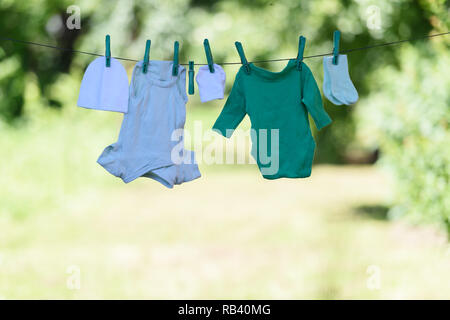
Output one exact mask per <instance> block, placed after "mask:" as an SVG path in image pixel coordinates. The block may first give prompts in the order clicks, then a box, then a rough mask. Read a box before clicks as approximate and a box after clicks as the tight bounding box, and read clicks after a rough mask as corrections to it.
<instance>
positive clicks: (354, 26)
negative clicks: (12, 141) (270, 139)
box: [0, 0, 450, 223]
mask: <svg viewBox="0 0 450 320" xmlns="http://www.w3.org/2000/svg"><path fill="white" fill-rule="evenodd" d="M70 5H77V6H79V7H80V9H81V29H80V30H77V29H74V30H69V29H68V28H66V25H65V23H66V19H67V18H68V16H69V14H68V13H67V8H68V6H70ZM371 8H372V9H371ZM373 8H375V9H378V10H379V13H380V20H379V21H380V25H379V26H378V27H376V28H373V27H372V28H370V27H369V26H368V25H369V22H370V20H371V18H373V14H374V11H373ZM448 10H449V8H448V2H447V1H446V0H432V1H426V0H415V1H410V0H395V1H392V0H379V1H372V0H358V1H346V0H316V1H298V0H279V1H274V0H253V1H244V0H214V1H206V0H191V1H189V0H174V1H161V0H147V1H145V0H135V1H126V0H121V1H89V0H80V1H68V0H64V1H54V0H33V1H13V0H3V1H1V2H0V36H6V37H11V38H16V39H20V40H28V41H35V42H41V43H50V44H56V45H58V46H60V47H64V48H68V49H76V50H83V51H89V52H96V53H99V54H102V53H103V52H104V36H105V35H106V34H110V35H111V49H112V55H113V56H122V57H129V58H133V59H141V58H142V56H143V54H144V47H145V40H146V39H151V40H152V49H151V59H158V60H163V59H171V57H172V50H173V41H174V40H179V41H180V43H181V52H180V54H181V61H182V62H186V61H188V60H194V61H195V62H200V63H201V62H205V60H206V58H205V55H204V52H203V47H202V41H203V39H204V38H208V39H209V40H210V43H211V48H212V52H213V55H214V59H215V61H216V62H219V63H220V62H222V61H239V57H238V55H237V53H236V50H235V48H234V41H236V40H238V41H241V42H242V43H243V45H244V49H245V51H246V54H247V57H248V59H249V60H264V59H272V58H290V57H295V55H296V53H297V45H298V43H297V41H298V36H299V35H304V36H305V37H306V38H307V43H306V49H305V55H313V54H318V53H326V52H331V50H332V34H333V31H334V30H335V29H339V30H340V31H341V32H342V38H341V49H342V50H345V49H351V48H356V47H363V46H366V45H370V44H374V43H381V42H388V41H395V40H398V39H407V38H412V37H417V36H423V35H427V34H430V33H437V32H446V31H448V28H449V21H448V20H449V19H448V12H449V11H448ZM432 42H433V43H434V42H436V43H438V44H439V43H440V48H434V49H430V46H429V45H428V43H432ZM430 50H431V51H430ZM445 57H447V58H448V41H447V40H445V39H442V38H441V40H439V39H434V40H430V41H424V42H416V43H414V44H413V45H412V46H411V47H410V48H409V49H408V50H407V51H404V50H402V49H401V46H389V47H382V48H377V49H372V50H364V51H355V52H352V53H351V54H349V64H350V75H351V78H352V80H353V82H354V83H355V85H356V87H357V89H358V92H359V94H360V97H361V100H362V103H358V104H357V105H356V106H350V107H346V106H344V107H342V106H334V105H332V104H331V103H330V102H328V101H327V100H325V103H326V109H327V111H328V112H329V113H330V115H331V117H332V118H333V120H334V121H333V125H331V126H329V127H327V128H325V129H324V130H322V131H321V132H318V133H316V137H317V142H318V143H317V145H318V149H317V155H316V160H317V161H318V162H331V163H342V162H345V161H346V159H348V154H349V153H350V152H351V151H352V150H353V149H355V148H356V149H358V148H359V149H361V147H362V148H363V149H364V148H366V149H364V150H369V151H370V152H372V151H375V150H378V149H381V153H382V155H383V159H384V161H385V163H389V164H390V167H391V168H392V169H393V171H394V172H395V175H396V177H397V178H398V185H399V195H398V198H397V199H396V200H397V201H396V202H397V203H399V204H401V205H399V206H397V207H396V209H395V210H393V211H392V213H393V214H394V213H395V212H397V214H399V213H400V212H411V215H413V216H421V217H422V216H426V217H430V218H431V220H433V221H436V220H438V221H441V222H445V221H448V209H446V208H449V207H450V206H449V204H448V200H447V199H446V198H445V192H447V194H448V153H446V152H447V151H448V148H447V150H446V148H445V145H444V144H443V143H444V142H442V141H445V139H447V141H448V106H449V104H450V103H449V100H448V99H449V96H448V94H447V93H446V89H447V91H448V87H449V86H448V82H447V83H445V82H443V80H445V78H446V76H447V75H448V71H444V70H448V67H447V66H448V61H447V60H445ZM93 58H94V57H92V56H87V55H83V54H74V53H71V52H68V51H59V50H51V49H48V48H42V47H38V46H27V45H23V44H17V43H13V42H10V41H0V101H1V103H0V119H1V122H0V128H6V123H9V124H11V123H13V124H14V123H19V124H21V123H22V122H26V121H32V119H33V118H36V117H38V116H40V115H43V116H44V115H45V114H42V113H40V112H41V109H45V108H49V107H51V108H54V109H63V108H66V109H67V108H74V107H75V104H76V98H77V94H78V86H79V82H80V81H81V77H82V75H83V72H84V69H85V68H86V66H87V64H88V63H89V62H90V61H92V60H93ZM412 61H415V62H414V63H412ZM446 61H447V62H446ZM305 62H306V63H307V64H308V65H309V66H310V67H311V69H312V71H313V73H314V75H315V77H316V79H317V82H318V84H319V86H321V83H322V78H323V74H322V72H323V71H322V61H321V59H320V58H319V59H308V60H305ZM283 63H284V62H281V63H270V64H262V65H261V66H262V67H265V68H268V69H271V70H280V69H281V68H282V67H283ZM445 63H447V65H446V64H445ZM123 64H124V65H125V67H126V68H127V69H131V68H132V66H133V62H123ZM411 66H414V68H415V72H417V74H415V73H414V74H408V73H407V72H406V70H409V69H408V68H410V67H411ZM238 67H239V66H226V71H227V75H228V77H227V87H228V89H229V88H230V86H231V84H232V82H233V80H234V74H235V72H236V71H237V69H238ZM446 68H447V69H446ZM447 78H448V77H447ZM427 79H428V80H427ZM441 80H442V81H441ZM425 81H432V82H427V85H428V86H429V87H423V84H424V83H425ZM433 81H434V82H433ZM445 85H447V87H446V86H445ZM442 91H445V92H442ZM431 92H432V93H433V94H430V93H431ZM195 99H196V98H195V97H194V105H193V106H192V105H191V106H190V107H191V108H194V109H197V108H198V109H203V110H206V108H211V105H202V106H200V104H199V103H195V101H196V100H195ZM419 102H420V103H419ZM406 105H408V107H411V105H413V106H416V107H411V108H408V109H407V111H405V109H406ZM367 106H370V107H367ZM355 110H360V112H359V111H358V112H356V113H357V114H355V112H354V111H355ZM199 113H201V111H199ZM369 114H370V115H371V116H370V117H369V116H368V115H369ZM446 117H447V118H446ZM364 119H366V120H364ZM367 119H368V120H367ZM373 119H379V121H378V122H374V121H373ZM24 120H26V121H24ZM28 125H29V124H28ZM412 128H416V129H415V130H416V131H412V130H413V129H412ZM423 128H428V129H426V130H429V131H430V132H431V133H429V134H430V135H424V133H423V130H425V129H423ZM430 128H431V129H430ZM365 129H367V130H372V131H373V132H372V134H371V137H372V138H373V139H372V140H371V142H368V141H367V139H366V140H364V139H362V140H361V139H355V138H356V137H357V136H361V135H364V130H365ZM442 132H444V133H442ZM427 134H428V133H427ZM440 139H443V140H440ZM361 142H362V143H361ZM367 146H369V148H367ZM419 159H420V160H419ZM433 188H434V190H433ZM446 219H447V220H446ZM447 223H448V222H447Z"/></svg>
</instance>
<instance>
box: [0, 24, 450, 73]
mask: <svg viewBox="0 0 450 320" xmlns="http://www.w3.org/2000/svg"><path fill="white" fill-rule="evenodd" d="M448 34H450V32H443V33H436V34H431V35H427V36H421V37H416V38H411V39H404V40H398V41H392V42H385V43H379V44H374V45H369V46H364V47H359V48H353V49H347V50H340V51H339V53H341V54H342V53H350V52H354V51H360V50H367V49H372V48H378V47H385V46H390V45H396V44H401V43H404V42H412V41H416V40H422V39H426V38H433V37H439V36H445V35H448ZM0 40H5V41H12V42H15V43H21V44H28V45H35V46H40V47H45V48H50V49H56V50H60V51H66V52H73V53H80V54H86V55H91V56H96V57H103V56H104V55H103V54H98V53H93V52H87V51H81V50H73V49H68V48H62V47H58V46H54V45H50V44H45V43H38V42H33V41H25V40H19V39H14V38H10V37H0ZM331 55H333V52H330V53H321V54H316V55H311V56H304V57H303V59H309V58H318V57H325V56H331ZM112 58H114V59H117V60H124V61H133V62H138V61H140V60H135V59H130V58H123V57H112ZM291 59H293V58H280V59H268V60H255V61H249V62H251V63H264V62H277V61H287V60H291ZM217 64H219V65H235V64H241V62H222V63H217ZM180 65H184V66H187V65H189V64H188V63H180ZM194 65H197V66H204V65H208V64H207V63H194Z"/></svg>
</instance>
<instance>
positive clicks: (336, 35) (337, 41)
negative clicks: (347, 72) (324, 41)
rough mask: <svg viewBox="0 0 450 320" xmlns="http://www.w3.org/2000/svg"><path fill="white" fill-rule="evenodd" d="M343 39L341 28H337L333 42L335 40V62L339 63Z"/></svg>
mask: <svg viewBox="0 0 450 320" xmlns="http://www.w3.org/2000/svg"><path fill="white" fill-rule="evenodd" d="M340 40H341V32H340V31H339V30H336V31H335V32H334V34H333V42H334V48H333V64H335V65H336V64H338V57H339V41H340Z"/></svg>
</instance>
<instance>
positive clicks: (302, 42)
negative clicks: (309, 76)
mask: <svg viewBox="0 0 450 320" xmlns="http://www.w3.org/2000/svg"><path fill="white" fill-rule="evenodd" d="M305 44H306V38H305V37H303V36H300V38H298V54H297V69H298V70H302V61H303V52H304V51H305Z"/></svg>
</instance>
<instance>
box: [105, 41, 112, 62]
mask: <svg viewBox="0 0 450 320" xmlns="http://www.w3.org/2000/svg"><path fill="white" fill-rule="evenodd" d="M110 38H111V37H110V36H109V34H107V35H106V38H105V46H106V50H105V58H106V67H108V68H109V67H111V47H110V42H111V39H110Z"/></svg>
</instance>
